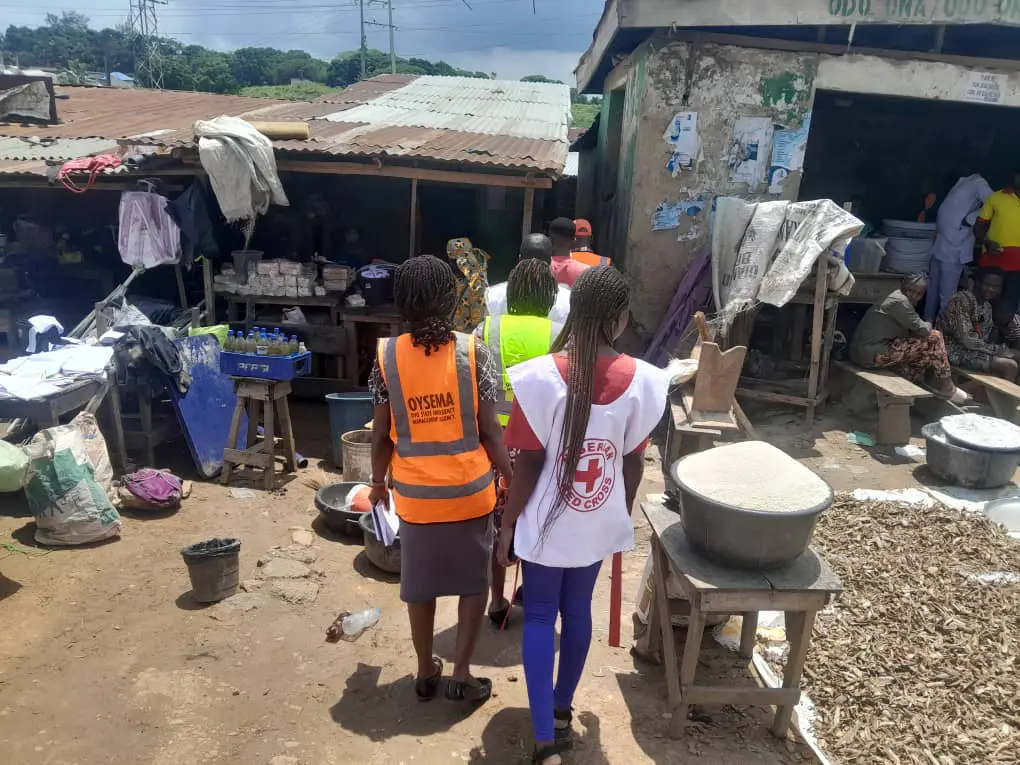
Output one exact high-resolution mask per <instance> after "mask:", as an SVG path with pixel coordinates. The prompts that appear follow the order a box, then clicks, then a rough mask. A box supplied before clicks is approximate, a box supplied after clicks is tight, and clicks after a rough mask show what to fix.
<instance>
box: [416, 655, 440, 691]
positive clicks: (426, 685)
mask: <svg viewBox="0 0 1020 765" xmlns="http://www.w3.org/2000/svg"><path fill="white" fill-rule="evenodd" d="M432 666H433V667H435V668H436V671H435V674H432V675H429V676H428V677H418V678H415V680H414V695H415V696H417V697H418V701H432V699H434V698H435V697H436V694H437V693H439V681H440V680H442V679H443V661H442V659H439V658H433V659H432Z"/></svg>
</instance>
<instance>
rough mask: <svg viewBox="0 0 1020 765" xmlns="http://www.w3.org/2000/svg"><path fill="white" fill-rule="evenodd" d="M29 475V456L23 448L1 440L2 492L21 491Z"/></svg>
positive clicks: (0, 468)
mask: <svg viewBox="0 0 1020 765" xmlns="http://www.w3.org/2000/svg"><path fill="white" fill-rule="evenodd" d="M27 475H28V457H27V456H26V455H25V452H24V450H23V449H21V448H20V447H18V446H15V445H14V444H10V443H7V442H6V441H0V492H7V491H21V490H22V489H23V488H25V479H26V477H27Z"/></svg>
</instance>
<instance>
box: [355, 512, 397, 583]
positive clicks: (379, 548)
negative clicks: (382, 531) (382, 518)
mask: <svg viewBox="0 0 1020 765" xmlns="http://www.w3.org/2000/svg"><path fill="white" fill-rule="evenodd" d="M359 523H360V524H361V530H362V531H363V532H364V533H365V556H366V557H367V558H368V560H369V562H370V563H371V564H372V565H373V566H375V567H376V568H377V569H379V570H380V571H385V572H386V573H387V574H399V573H400V537H399V536H398V537H397V539H396V541H394V542H393V546H392V547H387V546H386V545H384V544H383V543H382V542H380V541H379V538H378V537H377V536H376V535H375V524H373V523H372V514H371V513H365V514H364V515H362V516H361V520H360V521H359Z"/></svg>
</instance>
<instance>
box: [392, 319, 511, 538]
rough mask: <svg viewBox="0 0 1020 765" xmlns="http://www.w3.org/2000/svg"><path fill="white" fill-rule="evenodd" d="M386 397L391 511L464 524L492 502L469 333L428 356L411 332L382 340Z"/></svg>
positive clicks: (411, 519)
mask: <svg viewBox="0 0 1020 765" xmlns="http://www.w3.org/2000/svg"><path fill="white" fill-rule="evenodd" d="M378 354H379V369H380V371H381V372H382V375H383V380H384V381H385V382H386V388H387V389H388V390H389V394H390V438H391V439H392V440H393V443H394V445H395V448H394V451H393V459H392V462H391V464H390V467H391V470H392V480H393V506H394V509H395V510H396V512H397V515H399V516H400V517H401V518H402V519H404V520H405V521H408V522H409V523H447V522H450V521H466V520H470V519H472V518H479V517H481V516H483V515H485V514H487V513H491V512H492V510H493V507H494V506H495V504H496V490H495V487H494V485H493V479H492V464H491V463H490V462H489V456H488V454H486V452H485V449H484V448H483V447H482V444H481V440H480V439H479V435H478V385H477V383H476V380H477V377H476V374H475V344H474V338H473V337H472V336H471V335H465V334H462V333H460V332H457V333H455V340H454V342H452V343H447V344H446V345H444V346H443V347H442V348H440V349H439V350H436V351H433V352H432V353H431V354H430V355H428V356H426V355H425V350H424V349H423V348H417V347H415V346H414V344H413V343H412V342H411V335H409V334H403V335H400V336H399V337H389V338H383V339H381V340H380V341H379V347H378Z"/></svg>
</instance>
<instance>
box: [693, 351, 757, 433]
mask: <svg viewBox="0 0 1020 765" xmlns="http://www.w3.org/2000/svg"><path fill="white" fill-rule="evenodd" d="M746 357H747V348H746V347H745V346H742V345H738V346H736V347H734V348H729V349H728V350H726V351H723V350H722V349H721V348H720V347H719V346H718V345H717V344H716V343H702V344H701V353H700V356H699V358H698V375H697V377H695V378H694V406H693V407H691V412H692V413H693V415H694V416H693V417H692V419H693V420H694V421H695V422H697V421H698V416H697V415H698V413H699V412H706V413H707V412H713V413H714V412H724V413H727V414H729V413H730V409H731V408H732V406H733V392H734V391H735V390H736V389H737V381H738V380H739V379H740V370H741V369H742V368H743V366H744V359H745V358H746ZM729 416H730V417H732V414H730V415H729ZM710 419H712V420H714V419H715V418H714V417H712V418H710ZM734 424H735V423H734Z"/></svg>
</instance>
